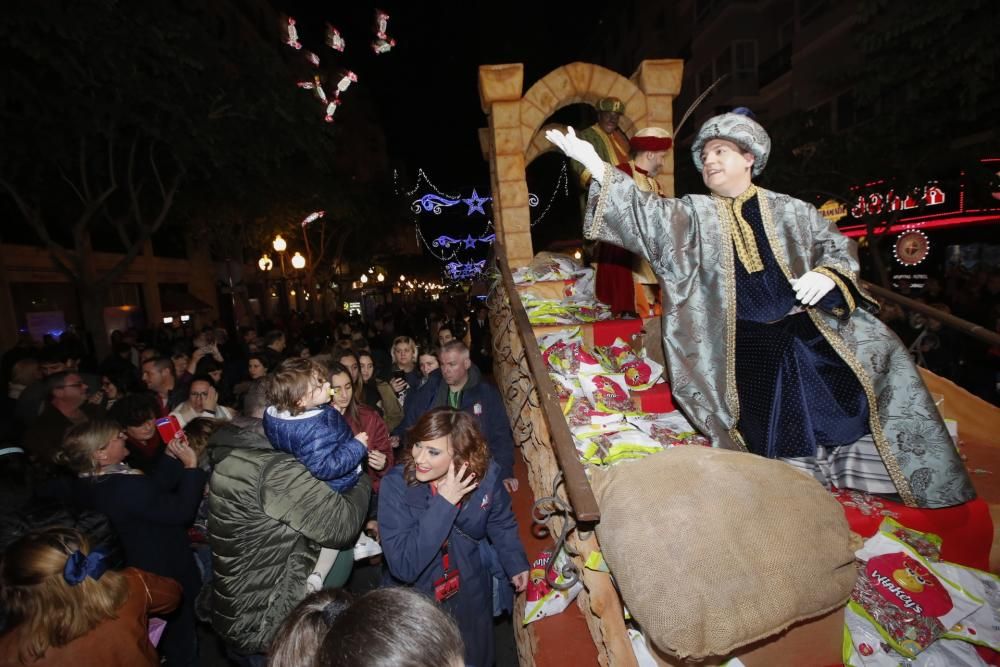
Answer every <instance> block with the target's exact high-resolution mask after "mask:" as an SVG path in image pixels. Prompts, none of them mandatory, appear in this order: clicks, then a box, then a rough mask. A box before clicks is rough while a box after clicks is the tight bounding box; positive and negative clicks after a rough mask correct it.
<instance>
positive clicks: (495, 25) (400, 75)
mask: <svg viewBox="0 0 1000 667" xmlns="http://www.w3.org/2000/svg"><path fill="white" fill-rule="evenodd" d="M272 4H273V5H274V7H275V8H276V9H278V11H281V12H284V13H287V14H289V15H292V16H294V17H295V18H296V20H297V21H298V23H299V26H300V27H302V30H301V31H300V35H301V36H302V39H303V42H304V43H305V44H306V46H307V47H312V48H314V50H316V51H317V53H320V54H324V53H325V54H327V55H328V56H329V57H331V58H333V59H336V60H337V63H338V64H342V65H343V66H346V67H348V68H350V69H352V70H353V71H355V72H357V74H358V76H359V82H358V84H356V85H357V86H358V87H359V88H361V87H364V88H365V91H366V93H368V94H371V95H372V97H373V99H374V102H375V106H376V108H377V113H378V115H379V119H380V120H381V124H382V126H383V127H384V129H385V134H386V139H387V142H388V150H389V157H390V162H391V166H392V167H394V168H398V169H400V172H401V173H402V174H404V177H409V178H412V177H414V176H415V175H416V170H417V168H420V167H422V168H423V169H424V170H425V171H426V172H427V173H428V175H430V177H431V178H432V179H433V180H434V181H435V183H436V184H437V185H438V186H439V187H441V188H442V189H445V190H447V189H448V188H449V187H454V188H458V187H462V186H464V185H465V184H468V185H469V186H473V185H475V186H478V187H480V189H482V188H483V186H484V185H488V182H489V168H488V165H487V164H486V162H485V161H484V160H483V158H482V154H481V152H480V149H479V142H478V137H477V130H478V128H480V127H484V126H485V125H486V116H485V115H484V114H483V112H482V111H481V109H480V106H479V96H478V87H477V76H478V67H479V65H481V64H497V63H516V62H521V63H524V90H525V91H526V90H527V89H528V88H529V87H530V86H531V84H532V83H534V82H535V81H537V80H538V79H539V78H541V77H542V76H544V75H545V74H547V73H548V72H549V71H551V70H552V69H554V68H556V67H559V66H560V65H563V64H566V63H569V62H573V61H574V60H590V59H592V58H593V53H594V51H595V49H593V48H592V46H593V45H594V43H595V42H594V40H595V35H597V34H599V28H600V25H599V21H600V20H601V16H602V13H607V12H608V11H610V10H609V8H608V6H605V8H604V9H600V8H599V7H595V9H594V10H592V11H584V10H583V7H584V6H585V5H582V4H579V3H564V2H526V1H525V0H512V1H510V0H508V1H501V2H496V3H492V2H491V3H478V2H477V3H458V2H429V3H413V2H409V3H383V4H380V5H368V4H366V3H358V2H352V3H333V2H309V1H308V0H288V1H285V0H275V1H274V2H273V3H272ZM375 6H378V7H379V8H380V9H383V10H384V11H386V12H387V13H389V14H390V15H391V19H390V21H389V31H388V32H389V34H390V35H391V36H393V37H394V38H395V39H396V40H397V46H396V47H395V48H394V49H393V50H392V51H391V52H390V53H389V54H385V55H379V56H376V55H375V54H373V53H372V50H371V48H370V43H371V41H372V24H373V19H374V7H375ZM325 21H329V22H331V23H333V24H334V25H335V26H337V28H338V29H339V30H340V31H341V33H342V35H343V36H344V38H345V40H346V41H347V49H346V51H345V52H344V53H343V54H337V53H334V52H332V51H331V50H330V49H327V48H326V47H323V46H322V41H321V40H322V28H323V24H324V22H325ZM351 92H354V91H353V90H351V91H348V95H349V94H350V93H351ZM347 103H348V102H345V104H347ZM338 129H339V130H341V131H350V130H349V128H347V127H342V128H338Z"/></svg>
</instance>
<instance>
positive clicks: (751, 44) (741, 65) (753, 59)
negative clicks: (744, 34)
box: [732, 39, 757, 76]
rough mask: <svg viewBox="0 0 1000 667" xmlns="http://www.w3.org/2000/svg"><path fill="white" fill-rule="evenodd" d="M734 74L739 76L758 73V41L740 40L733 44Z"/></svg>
mask: <svg viewBox="0 0 1000 667" xmlns="http://www.w3.org/2000/svg"><path fill="white" fill-rule="evenodd" d="M732 52H733V72H734V73H735V74H736V75H737V76H739V75H748V74H756V73H757V40H755V39H738V40H736V41H734V42H733V46H732Z"/></svg>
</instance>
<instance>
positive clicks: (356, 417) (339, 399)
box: [330, 363, 393, 495]
mask: <svg viewBox="0 0 1000 667" xmlns="http://www.w3.org/2000/svg"><path fill="white" fill-rule="evenodd" d="M330 394H331V398H330V405H332V406H333V407H334V409H336V410H337V412H339V413H340V414H341V415H342V416H343V417H344V420H345V421H346V422H347V424H348V426H350V427H351V431H352V432H353V433H354V435H357V434H359V433H367V434H368V458H367V459H366V468H367V469H368V476H369V477H371V480H372V494H373V495H374V494H376V493H378V489H379V483H380V482H381V481H382V478H383V477H385V475H386V473H388V472H389V470H390V469H391V468H392V466H393V457H392V445H391V444H389V431H388V430H387V429H386V426H385V422H384V421H382V418H381V417H379V416H378V412H376V411H375V409H374V408H370V407H368V406H367V405H364V404H363V403H360V402H358V401H357V400H356V398H355V394H354V382H353V381H352V379H351V374H350V372H348V370H347V369H346V368H344V367H343V366H342V365H340V364H337V363H335V364H331V365H330Z"/></svg>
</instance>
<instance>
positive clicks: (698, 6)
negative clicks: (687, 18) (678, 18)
mask: <svg viewBox="0 0 1000 667" xmlns="http://www.w3.org/2000/svg"><path fill="white" fill-rule="evenodd" d="M712 4H713V1H712V0H694V20H695V23H701V22H702V21H704V20H705V19H706V18H708V16H709V14H711V13H712Z"/></svg>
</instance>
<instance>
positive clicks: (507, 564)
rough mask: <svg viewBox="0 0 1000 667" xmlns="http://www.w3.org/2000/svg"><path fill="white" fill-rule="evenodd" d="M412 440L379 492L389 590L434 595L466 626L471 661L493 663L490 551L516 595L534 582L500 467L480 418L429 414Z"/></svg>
mask: <svg viewBox="0 0 1000 667" xmlns="http://www.w3.org/2000/svg"><path fill="white" fill-rule="evenodd" d="M406 438H407V440H406V441H407V442H408V443H413V444H412V447H411V449H410V451H409V452H408V453H407V455H406V456H405V457H404V459H403V463H402V465H399V466H396V467H395V468H393V469H392V471H391V472H390V473H389V474H388V475H386V476H385V478H384V479H383V480H382V485H381V489H380V493H379V514H378V523H379V533H380V535H381V539H382V550H383V553H384V554H385V560H386V563H387V565H388V572H387V574H386V576H385V578H384V583H385V584H386V585H389V586H400V585H410V586H413V587H414V588H415V589H417V590H418V591H421V592H423V593H426V594H427V595H431V596H433V597H434V598H435V599H436V600H437V601H438V602H440V603H441V604H442V605H443V606H444V608H445V609H446V610H447V611H448V612H450V613H451V615H452V616H454V617H455V618H456V619H457V620H458V626H459V629H460V631H461V633H462V639H463V640H464V641H465V661H466V663H467V664H470V665H492V664H493V658H494V650H493V576H494V575H493V572H492V571H491V567H490V561H492V559H493V557H492V554H490V549H492V550H493V551H494V552H495V555H496V558H497V560H498V561H499V564H500V566H501V567H502V569H503V572H504V573H505V575H506V577H507V578H509V580H510V581H511V583H512V584H513V586H514V588H515V589H516V590H517V591H518V592H521V591H523V590H524V588H525V586H526V585H527V583H528V559H527V557H526V556H525V553H524V547H522V546H521V542H520V540H519V539H518V536H517V521H516V519H515V518H514V513H513V512H512V511H511V506H510V495H508V493H507V490H506V489H505V488H504V485H503V480H502V479H501V476H500V468H499V466H498V465H497V464H496V462H494V461H492V460H491V459H490V453H489V448H488V446H487V444H486V440H485V439H484V438H483V435H482V433H480V431H479V427H478V425H477V422H476V418H475V417H474V416H472V415H470V414H467V413H465V412H462V411H459V410H453V409H451V408H435V409H433V410H431V411H429V412H427V413H426V414H424V416H423V417H421V418H420V420H419V421H418V422H417V423H416V424H415V425H414V426H413V428H411V429H410V430H409V431H408V432H407V434H406Z"/></svg>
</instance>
